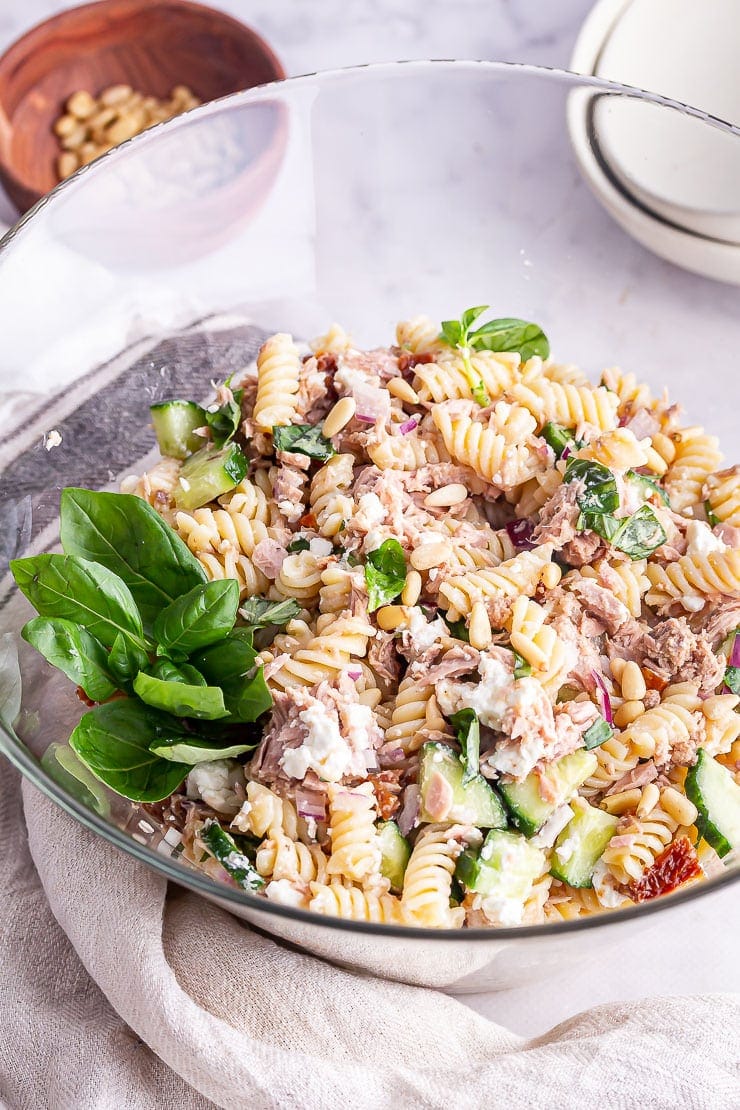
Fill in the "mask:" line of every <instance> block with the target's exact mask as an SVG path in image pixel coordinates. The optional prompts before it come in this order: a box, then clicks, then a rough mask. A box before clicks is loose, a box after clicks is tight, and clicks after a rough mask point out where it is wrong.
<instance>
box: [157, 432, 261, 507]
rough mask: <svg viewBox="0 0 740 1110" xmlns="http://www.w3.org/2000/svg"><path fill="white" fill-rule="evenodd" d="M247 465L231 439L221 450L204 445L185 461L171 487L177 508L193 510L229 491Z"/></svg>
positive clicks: (243, 475)
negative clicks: (175, 481)
mask: <svg viewBox="0 0 740 1110" xmlns="http://www.w3.org/2000/svg"><path fill="white" fill-rule="evenodd" d="M248 465H249V464H248V462H247V458H246V456H245V454H244V452H243V451H242V449H241V447H239V445H238V444H237V443H229V444H228V446H226V447H222V448H221V450H220V451H217V450H216V448H215V447H202V448H201V449H200V451H196V452H195V454H194V455H190V457H189V458H187V459H186V460H185V462H184V463H183V464H182V469H181V470H180V478H179V481H178V482H177V485H176V486H175V488H174V490H173V491H172V494H173V497H174V498H175V504H176V506H177V508H178V509H181V510H182V511H183V512H186V513H190V512H192V511H193V509H199V508H200V507H201V506H202V505H207V504H208V502H209V501H214V500H215V499H216V498H217V497H220V496H221V495H222V494H224V493H228V492H229V490H230V489H233V488H234V486H238V485H239V482H241V480H242V478H244V477H245V476H246V473H247V467H248Z"/></svg>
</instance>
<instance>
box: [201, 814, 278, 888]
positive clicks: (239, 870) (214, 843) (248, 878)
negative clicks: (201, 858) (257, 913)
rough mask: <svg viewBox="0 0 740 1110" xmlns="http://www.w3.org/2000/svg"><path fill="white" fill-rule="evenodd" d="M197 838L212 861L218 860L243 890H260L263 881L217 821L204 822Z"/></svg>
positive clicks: (263, 883)
mask: <svg viewBox="0 0 740 1110" xmlns="http://www.w3.org/2000/svg"><path fill="white" fill-rule="evenodd" d="M199 836H200V839H201V840H202V841H203V843H204V844H205V846H206V848H207V849H208V851H209V852H210V853H211V855H212V856H213V857H214V859H217V860H218V862H219V863H220V864H221V866H222V867H223V869H224V871H226V873H227V874H228V875H230V876H231V878H232V879H233V880H234V882H236V883H238V884H239V886H240V887H242V889H243V890H261V889H262V887H263V886H264V885H265V880H264V879H263V878H262V876H261V875H260V874H259V873H258V872H257V871H255V869H254V867H253V866H252V864H251V862H250V860H249V857H248V856H246V855H245V854H244V852H240V851H239V849H238V847H237V845H236V842H235V841H234V840H233V838H232V837H231V836H229V834H228V833H227V832H226V830H225V829H223V828H222V827H221V825H219V823H218V821H213V820H211V819H209V820H208V821H206V823H205V825H204V826H203V828H202V829H201V830H200V833H199Z"/></svg>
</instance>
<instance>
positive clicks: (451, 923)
mask: <svg viewBox="0 0 740 1110" xmlns="http://www.w3.org/2000/svg"><path fill="white" fill-rule="evenodd" d="M472 831H473V830H471V828H470V826H468V825H427V826H425V827H424V828H423V829H422V831H421V832H420V833H419V836H418V838H417V841H416V843H415V844H414V847H413V850H412V852H411V856H410V858H409V862H408V866H407V868H406V874H405V876H404V880H403V893H402V895H401V905H402V906H403V908H404V910H405V912H406V914H407V915H408V917H409V919H410V920H411V921H412V922H413V923H414V924H418V925H427V926H428V927H429V928H432V929H456V928H458V927H459V926H460V925H461V924H462V922H463V921H464V919H465V910H464V908H463V907H462V906H457V907H451V906H450V892H451V890H452V875H453V872H454V870H455V864H456V861H457V857H458V856H459V855H460V853H461V852H462V850H463V848H464V847H465V844H466V842H467V839H468V838H469V837H470V835H471V832H472Z"/></svg>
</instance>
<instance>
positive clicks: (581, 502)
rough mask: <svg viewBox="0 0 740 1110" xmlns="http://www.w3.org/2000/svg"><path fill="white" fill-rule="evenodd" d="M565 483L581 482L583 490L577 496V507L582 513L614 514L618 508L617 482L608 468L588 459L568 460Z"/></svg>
mask: <svg viewBox="0 0 740 1110" xmlns="http://www.w3.org/2000/svg"><path fill="white" fill-rule="evenodd" d="M565 481H566V482H573V481H581V482H583V485H584V489H583V490H582V492H581V493H580V494H579V496H578V507H579V508H580V509H582V510H583V512H584V513H614V512H616V510H617V509H618V508H619V491H618V490H617V482H616V479H615V477H614V475H613V474H612V472H611V470H609V468H608V467H606V466H603V465H602V464H601V463H598V462H591V460H590V459H575V458H570V459H568V461H567V463H566V464H565Z"/></svg>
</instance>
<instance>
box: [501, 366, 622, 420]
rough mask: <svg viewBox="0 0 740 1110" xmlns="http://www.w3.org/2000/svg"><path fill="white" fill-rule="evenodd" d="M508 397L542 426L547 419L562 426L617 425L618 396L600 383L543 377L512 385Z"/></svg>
mask: <svg viewBox="0 0 740 1110" xmlns="http://www.w3.org/2000/svg"><path fill="white" fill-rule="evenodd" d="M509 397H510V398H511V400H513V401H516V402H517V403H518V404H520V405H523V406H524V408H526V409H528V410H529V411H530V412H531V413H532V415H533V416H534V417H535V418H536V420H537V426H538V427H540V428H542V427H544V425H545V424H547V423H548V421H553V422H554V423H556V424H562V425H563V426H564V427H566V428H579V427H581V426H582V425H591V426H593V427H595V428H598V430H599V431H601V432H608V431H610V430H611V429H612V428H616V426H617V408H618V406H619V398H618V397H617V395H616V394H615V393H611V392H610V391H609V390H608V389H604V388H603V386H598V387H597V388H596V389H592V388H591V387H590V386H579V385H568V384H565V385H563V384H562V383H561V382H552V381H548V379H547V378H540V379H539V380H536V379H535V380H532V381H530V382H529V383H528V384H526V385H525V384H524V382H521V383H519V384H518V385H515V386H514V387H513V388H512V389H511V390H510V392H509Z"/></svg>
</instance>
